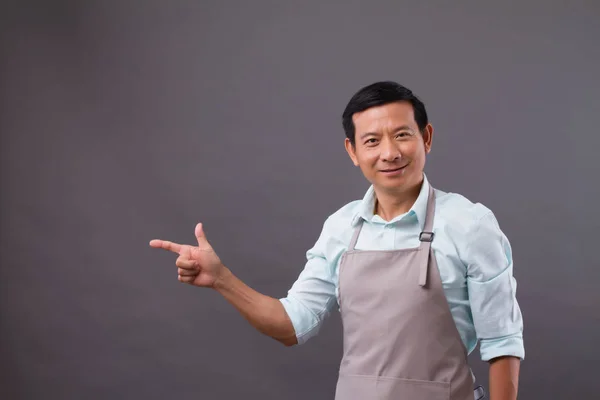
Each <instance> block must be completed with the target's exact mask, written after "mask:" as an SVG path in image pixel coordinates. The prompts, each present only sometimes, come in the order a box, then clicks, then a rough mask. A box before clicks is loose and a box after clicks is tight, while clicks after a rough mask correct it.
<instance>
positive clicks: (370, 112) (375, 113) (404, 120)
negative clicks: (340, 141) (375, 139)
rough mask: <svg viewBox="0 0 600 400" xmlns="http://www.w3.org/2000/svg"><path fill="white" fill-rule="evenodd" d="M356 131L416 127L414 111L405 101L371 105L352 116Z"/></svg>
mask: <svg viewBox="0 0 600 400" xmlns="http://www.w3.org/2000/svg"><path fill="white" fill-rule="evenodd" d="M352 120H353V122H354V127H355V129H356V133H360V132H365V131H371V130H380V129H386V128H393V127H394V126H400V125H408V126H411V127H413V128H415V129H417V122H416V121H415V113H414V110H413V107H412V104H410V103H409V102H407V101H401V102H396V103H389V104H384V105H382V106H377V107H371V108H368V109H366V110H365V111H361V112H359V113H355V114H354V115H353V116H352Z"/></svg>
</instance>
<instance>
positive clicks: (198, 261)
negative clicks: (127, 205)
mask: <svg viewBox="0 0 600 400" xmlns="http://www.w3.org/2000/svg"><path fill="white" fill-rule="evenodd" d="M195 234H196V239H197V240H198V246H189V245H182V244H177V243H173V242H169V241H165V240H159V239H155V240H151V241H150V247H154V248H157V249H165V250H169V251H172V252H173V253H177V254H178V255H179V257H178V258H177V261H175V265H176V266H177V267H178V269H177V272H178V275H179V281H180V282H184V283H189V284H190V285H194V286H200V287H214V285H215V282H216V281H217V280H218V279H219V277H220V275H221V273H222V272H223V270H224V269H225V267H224V266H223V263H222V262H221V260H220V259H219V256H217V254H216V253H215V251H214V250H213V248H212V246H211V245H210V243H208V240H207V239H206V236H205V235H204V230H203V229H202V224H198V225H196V230H195Z"/></svg>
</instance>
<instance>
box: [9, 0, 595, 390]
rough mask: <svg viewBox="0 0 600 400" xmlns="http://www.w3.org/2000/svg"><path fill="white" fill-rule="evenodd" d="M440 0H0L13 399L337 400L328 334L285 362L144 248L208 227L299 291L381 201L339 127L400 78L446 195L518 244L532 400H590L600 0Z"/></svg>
mask: <svg viewBox="0 0 600 400" xmlns="http://www.w3.org/2000/svg"><path fill="white" fill-rule="evenodd" d="M449 3H451V2H440V3H439V4H434V3H432V2H417V1H411V2H398V1H395V2H392V1H388V2H384V1H378V2H374V1H369V2H366V1H365V2H358V1H352V2H348V1H338V2H328V4H321V2H317V1H314V2H276V1H273V2H270V3H266V2H264V3H258V2H242V1H238V2H235V3H231V2H224V1H220V2H217V1H203V2H192V1H187V2H184V1H178V2H175V1H170V2H167V1H156V0H155V1H137V2H133V1H112V2H108V1H85V2H84V1H55V2H42V1H38V2H34V1H20V2H14V4H9V3H7V2H3V3H2V7H3V9H2V10H0V29H1V32H2V35H1V39H0V40H1V42H0V43H1V47H0V48H1V53H0V57H1V58H0V130H1V143H0V144H1V150H0V155H1V165H0V166H1V169H0V171H1V172H0V174H1V175H0V178H1V182H2V190H1V194H0V200H1V215H0V221H1V222H0V227H1V231H0V232H1V241H0V243H1V244H0V246H1V252H0V263H1V268H0V312H1V314H0V360H1V363H0V397H2V398H3V399H5V398H6V399H44V400H47V399H82V398H86V399H108V398H110V399H113V398H115V399H116V398H123V399H124V398H127V399H166V398H176V399H235V398H240V396H244V398H246V399H289V400H293V399H302V400H304V399H314V400H317V399H331V398H332V394H333V391H334V388H335V379H336V371H337V367H338V362H339V358H340V356H341V341H340V323H339V316H338V315H334V316H333V317H332V318H331V319H330V320H329V321H328V323H327V324H326V325H325V327H324V330H323V331H322V334H321V335H320V336H319V337H317V338H316V339H313V340H312V341H311V342H309V343H308V344H306V345H305V346H301V347H296V348H291V349H289V348H284V347H283V346H281V345H279V344H278V343H276V342H275V341H273V340H271V339H269V338H266V337H264V336H261V335H260V334H258V333H257V332H255V331H254V330H253V329H252V328H251V327H250V326H249V325H248V324H247V323H246V322H245V321H244V320H243V319H242V318H241V317H239V316H238V315H237V313H236V311H235V310H234V309H233V308H231V307H230V306H229V305H228V304H227V303H226V302H225V301H224V300H223V299H222V298H220V297H219V296H218V295H217V294H216V293H214V292H212V291H209V290H202V289H198V288H192V287H189V286H186V285H182V284H180V283H178V282H177V279H176V269H175V267H174V260H175V257H174V256H173V255H171V254H168V253H166V252H160V251H157V250H153V249H150V248H149V247H148V241H149V240H150V239H152V238H155V237H160V238H166V239H171V240H175V241H181V242H185V243H194V240H195V238H194V232H193V230H194V226H195V224H196V223H197V222H199V221H202V222H204V224H205V229H206V232H207V235H208V238H209V240H210V241H211V243H212V244H213V246H214V247H215V248H216V249H217V251H218V253H219V254H220V256H221V258H222V259H223V260H224V262H225V263H226V264H227V265H228V266H229V267H230V268H231V269H232V270H233V271H234V272H235V273H236V274H237V275H238V276H239V277H240V278H242V279H243V280H245V281H246V282H247V283H248V284H249V285H251V286H252V287H254V288H255V289H257V290H259V291H261V292H263V293H266V294H269V295H272V296H275V297H279V296H283V295H285V293H286V291H287V289H288V288H289V286H290V285H291V284H292V283H293V281H294V279H295V278H296V277H297V275H298V274H299V272H300V270H301V269H302V268H303V265H304V260H305V259H304V254H305V251H306V250H307V248H309V247H310V246H312V244H313V243H314V242H315V240H316V239H317V236H318V234H319V232H320V229H321V226H322V223H323V221H324V219H325V218H326V217H327V215H329V214H330V213H332V212H333V211H335V210H336V209H337V208H339V207H340V206H342V205H343V204H345V203H346V202H348V201H350V200H353V199H357V198H360V197H362V195H363V193H364V190H365V189H366V188H367V182H366V181H365V180H364V178H363V177H362V175H361V173H360V171H359V170H358V169H355V168H354V167H353V166H352V164H351V162H350V160H349V159H348V158H347V156H346V154H345V152H344V149H343V137H344V136H343V132H342V128H341V123H340V119H341V118H340V116H341V112H342V109H343V107H344V106H345V104H346V102H347V101H348V99H349V97H350V96H351V95H352V94H353V93H354V92H355V91H356V90H357V89H358V88H359V87H361V86H363V85H365V84H368V83H371V82H373V81H376V80H381V79H393V80H397V81H399V82H401V83H403V84H405V85H407V86H408V87H410V88H412V89H413V90H414V91H415V92H416V93H417V94H419V95H420V96H421V97H422V99H423V100H424V101H425V103H426V105H427V107H428V110H429V113H430V116H431V120H432V122H433V124H434V126H435V128H436V134H435V137H434V146H433V151H432V153H431V155H430V157H429V159H428V164H427V167H426V172H427V173H428V176H429V178H430V180H431V181H432V183H433V184H434V185H436V187H438V188H440V189H443V190H447V191H454V192H459V193H462V194H463V195H465V196H467V197H468V198H470V199H471V200H473V201H479V202H482V203H484V204H485V205H487V206H488V207H490V208H491V209H492V210H493V211H494V212H495V213H496V215H497V217H498V219H499V221H500V224H501V227H502V229H503V230H504V231H505V232H506V234H507V235H508V237H509V239H510V240H511V243H512V245H513V251H514V256H515V275H516V278H517V280H518V283H519V286H518V298H519V301H520V304H521V307H522V310H523V314H524V318H525V341H526V353H527V355H526V360H525V362H524V363H523V364H522V374H521V385H520V393H521V396H520V398H523V399H573V398H586V399H591V398H595V396H597V394H598V392H599V391H600V383H599V380H598V377H597V375H598V362H599V361H600V351H599V350H598V338H600V313H599V312H598V310H599V304H600V296H599V292H598V289H597V287H598V282H599V275H600V274H599V269H600V260H599V257H598V252H597V251H596V249H595V247H596V246H597V237H598V236H597V233H598V230H599V229H600V216H599V215H598V214H599V213H598V206H597V204H598V202H599V200H600V195H599V189H598V175H599V173H600V169H599V167H598V162H597V161H596V159H595V157H594V156H595V155H596V153H597V151H598V148H599V145H600V140H599V139H598V134H597V117H598V114H599V111H600V107H599V106H598V104H599V102H598V99H597V95H598V93H599V92H600V90H599V89H600V85H599V80H598V71H600V46H599V45H598V40H599V39H600V24H598V22H597V21H598V18H600V4H599V3H598V2H597V1H578V2H577V1H571V2H563V1H561V2H559V1H542V0H540V1H518V2H517V1H514V2H496V4H495V5H493V6H492V5H486V6H484V5H481V4H480V2H462V3H460V5H459V3H458V2H452V3H453V4H454V5H450V4H449ZM567 3H568V4H567ZM292 4H294V5H292ZM471 358H472V360H473V365H474V368H475V371H476V373H477V375H478V378H479V379H480V381H481V382H482V383H487V376H486V374H487V368H486V366H485V365H484V364H483V363H482V362H480V361H478V358H479V354H478V352H477V353H475V354H473V355H472V357H471Z"/></svg>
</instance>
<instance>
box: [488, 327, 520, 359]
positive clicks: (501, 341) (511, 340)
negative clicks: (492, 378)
mask: <svg viewBox="0 0 600 400" xmlns="http://www.w3.org/2000/svg"><path fill="white" fill-rule="evenodd" d="M480 352H481V359H482V360H483V361H490V360H491V359H493V358H496V357H502V356H513V357H518V358H520V359H521V360H524V359H525V347H524V346H523V334H522V333H521V332H519V333H516V334H514V335H510V336H503V337H500V338H490V339H481V340H480Z"/></svg>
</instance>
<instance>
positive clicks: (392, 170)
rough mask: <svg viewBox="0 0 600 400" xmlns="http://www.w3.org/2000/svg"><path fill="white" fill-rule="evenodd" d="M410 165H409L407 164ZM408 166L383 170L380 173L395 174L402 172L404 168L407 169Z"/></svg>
mask: <svg viewBox="0 0 600 400" xmlns="http://www.w3.org/2000/svg"><path fill="white" fill-rule="evenodd" d="M407 165H408V164H407ZM407 165H403V166H402V167H398V168H389V169H381V170H379V171H380V172H383V173H384V174H393V173H396V172H401V171H403V170H404V168H406V167H407Z"/></svg>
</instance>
